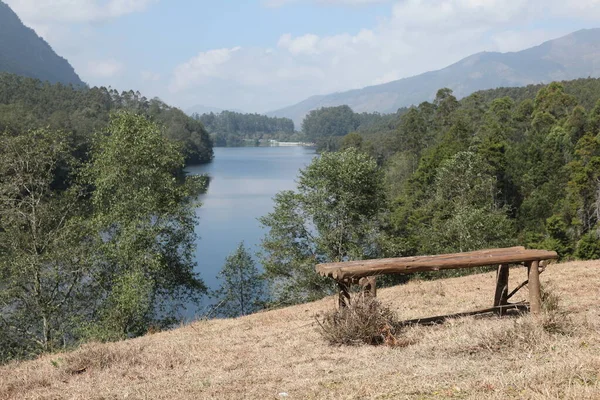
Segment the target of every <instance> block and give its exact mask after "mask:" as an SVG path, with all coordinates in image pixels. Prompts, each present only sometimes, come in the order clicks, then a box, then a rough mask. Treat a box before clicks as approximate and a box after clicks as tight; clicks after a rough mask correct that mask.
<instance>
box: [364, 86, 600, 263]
mask: <svg viewBox="0 0 600 400" xmlns="http://www.w3.org/2000/svg"><path fill="white" fill-rule="evenodd" d="M599 87H600V81H599V80H597V79H580V80H576V81H570V82H563V83H553V84H550V85H542V86H536V87H533V86H530V87H526V88H503V89H496V90H491V91H484V92H478V93H475V94H473V95H471V96H469V97H467V98H465V99H463V100H461V101H457V100H456V99H455V98H454V96H453V95H452V92H451V91H450V90H447V89H442V90H440V91H438V93H437V96H436V99H435V101H434V102H433V104H431V103H423V104H421V105H419V107H416V108H415V107H413V108H411V109H409V110H408V111H407V112H406V113H403V114H400V115H399V116H398V120H397V122H396V123H395V126H396V128H395V131H393V132H387V133H385V134H383V138H381V139H379V138H378V139H375V138H376V136H372V137H371V138H370V140H371V142H372V143H373V147H374V148H376V149H377V148H379V147H380V146H382V145H381V144H379V143H377V142H376V140H381V143H395V145H392V146H389V147H391V148H392V149H393V151H391V152H390V153H387V154H386V155H385V156H384V158H383V160H382V164H383V165H384V167H385V176H386V187H387V192H388V193H389V194H390V195H391V196H392V199H393V201H392V202H391V204H390V213H389V216H390V219H389V223H390V225H389V227H390V229H389V230H388V233H389V234H390V236H391V237H393V238H394V240H395V241H396V242H397V243H403V248H404V251H403V253H404V254H407V253H408V254H423V253H434V252H445V251H460V250H462V251H464V250H473V249H477V248H482V247H496V246H501V245H507V244H512V243H515V244H517V243H521V244H525V245H529V246H535V247H541V248H547V249H552V250H556V251H557V252H558V253H559V254H560V255H561V256H562V257H571V256H572V255H573V254H574V251H575V253H576V254H579V253H577V251H576V248H577V243H578V242H579V241H580V240H581V239H582V238H583V237H586V239H585V241H584V242H582V243H587V241H588V240H589V237H588V236H586V235H588V233H590V232H594V231H595V227H596V226H597V224H598V220H599V217H600V206H599V205H600V200H599V197H598V196H599V195H600V190H599V189H598V188H599V187H600V185H599V183H598V182H600V175H599V172H598V171H600V150H599V149H600V144H599V143H600V142H599V137H600V136H599V133H600V128H598V126H600V122H598V121H600V118H598V117H597V115H600V111H599V110H600V103H598V104H597V105H595V106H594V104H595V103H596V102H598V100H599V99H598V98H599V97H600V95H599V94H598V93H600V92H594V90H596V89H598V88H599ZM533 89H535V90H533ZM592 107H593V108H592ZM587 110H591V111H589V113H588V111H587ZM382 154H383V153H382ZM590 253H591V254H593V251H590Z"/></svg>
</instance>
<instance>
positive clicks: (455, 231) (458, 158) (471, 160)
mask: <svg viewBox="0 0 600 400" xmlns="http://www.w3.org/2000/svg"><path fill="white" fill-rule="evenodd" d="M433 191H434V195H433V197H432V198H431V199H430V202H429V203H428V204H427V205H426V206H425V207H426V208H428V209H429V210H430V215H431V216H432V218H431V222H430V223H429V224H428V225H427V227H426V228H425V229H423V230H422V240H421V246H422V248H423V250H422V251H423V252H424V253H453V252H459V251H471V250H477V249H481V248H491V247H503V246H505V245H507V244H510V243H511V241H512V240H511V237H512V233H513V228H512V223H511V221H510V220H509V219H508V217H507V215H506V210H505V209H504V208H501V207H499V206H498V202H497V199H496V194H497V189H496V181H495V179H494V177H493V176H492V175H491V173H490V168H489V167H488V166H486V164H485V163H484V162H483V160H481V159H480V158H479V157H478V156H477V155H476V154H475V153H471V152H461V153H457V154H456V155H455V156H454V157H452V158H451V159H449V160H447V161H445V162H444V163H442V165H441V166H440V167H439V168H438V169H437V176H436V180H435V183H434V185H433Z"/></svg>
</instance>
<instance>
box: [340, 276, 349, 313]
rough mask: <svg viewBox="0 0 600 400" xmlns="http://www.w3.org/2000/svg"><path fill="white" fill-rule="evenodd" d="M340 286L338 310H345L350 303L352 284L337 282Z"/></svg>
mask: <svg viewBox="0 0 600 400" xmlns="http://www.w3.org/2000/svg"><path fill="white" fill-rule="evenodd" d="M337 286H338V308H340V309H341V308H345V307H347V306H348V304H349V302H350V284H348V283H346V282H340V281H337Z"/></svg>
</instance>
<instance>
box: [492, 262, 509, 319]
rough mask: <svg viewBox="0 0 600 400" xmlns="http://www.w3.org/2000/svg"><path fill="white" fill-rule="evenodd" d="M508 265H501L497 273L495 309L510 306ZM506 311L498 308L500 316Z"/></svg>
mask: <svg viewBox="0 0 600 400" xmlns="http://www.w3.org/2000/svg"><path fill="white" fill-rule="evenodd" d="M509 271H510V270H509V267H508V264H501V265H500V266H499V267H498V270H497V271H496V293H495V294H494V307H498V306H504V305H506V304H508V276H509ZM505 311H506V310H505V309H504V308H502V307H500V308H498V315H500V316H502V315H503V314H504V313H505Z"/></svg>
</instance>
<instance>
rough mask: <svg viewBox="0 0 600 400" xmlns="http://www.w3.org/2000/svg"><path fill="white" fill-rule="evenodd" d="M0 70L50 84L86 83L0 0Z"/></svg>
mask: <svg viewBox="0 0 600 400" xmlns="http://www.w3.org/2000/svg"><path fill="white" fill-rule="evenodd" d="M0 72H9V73H12V74H17V75H22V76H27V77H30V78H37V79H40V80H42V81H50V82H52V83H58V82H60V83H64V84H73V85H85V83H84V82H83V81H82V80H81V79H80V78H79V76H78V75H77V74H76V73H75V70H74V69H73V67H72V66H71V64H69V62H68V61H67V60H65V59H64V58H62V57H60V56H59V55H57V54H56V53H55V52H54V50H52V47H50V45H49V44H48V43H46V41H45V40H44V39H42V38H41V37H39V36H38V35H37V34H36V33H35V31H34V30H33V29H31V28H28V27H26V26H25V25H23V23H22V22H21V20H20V19H19V17H18V16H17V14H15V13H14V11H13V10H11V9H10V7H9V6H8V5H6V4H5V3H3V2H2V1H0Z"/></svg>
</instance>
